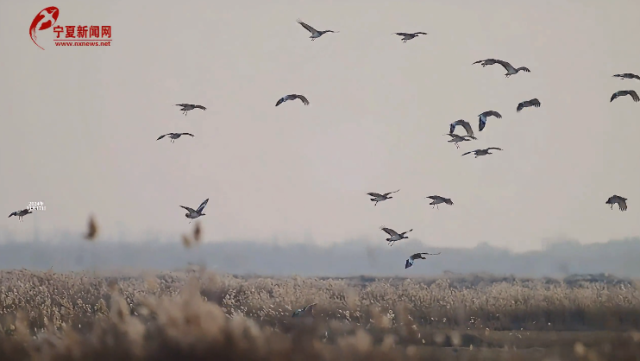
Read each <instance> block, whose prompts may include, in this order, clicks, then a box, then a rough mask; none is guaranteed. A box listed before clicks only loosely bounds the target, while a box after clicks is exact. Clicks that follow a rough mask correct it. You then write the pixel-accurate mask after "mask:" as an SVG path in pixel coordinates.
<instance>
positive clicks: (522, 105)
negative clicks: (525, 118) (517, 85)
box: [516, 98, 540, 112]
mask: <svg viewBox="0 0 640 361" xmlns="http://www.w3.org/2000/svg"><path fill="white" fill-rule="evenodd" d="M527 107H536V108H540V101H539V100H538V98H533V99H531V100H526V101H523V102H520V103H519V104H518V107H517V108H516V111H517V112H520V111H521V110H522V109H524V108H527Z"/></svg>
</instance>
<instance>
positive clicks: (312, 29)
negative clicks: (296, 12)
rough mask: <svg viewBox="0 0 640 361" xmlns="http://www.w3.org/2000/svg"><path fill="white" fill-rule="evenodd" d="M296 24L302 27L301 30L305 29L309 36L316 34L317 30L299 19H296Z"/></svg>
mask: <svg viewBox="0 0 640 361" xmlns="http://www.w3.org/2000/svg"><path fill="white" fill-rule="evenodd" d="M297 22H298V24H300V25H302V27H303V28H305V29H307V31H308V32H310V33H311V34H314V33H317V32H318V30H316V29H314V28H313V27H312V26H310V25H309V24H307V23H305V22H303V21H302V20H300V19H298V20H297Z"/></svg>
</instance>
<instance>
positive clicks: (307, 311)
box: [291, 302, 318, 317]
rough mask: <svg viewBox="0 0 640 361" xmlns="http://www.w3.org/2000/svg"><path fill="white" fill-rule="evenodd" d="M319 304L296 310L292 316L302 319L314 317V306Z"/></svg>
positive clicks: (315, 303)
mask: <svg viewBox="0 0 640 361" xmlns="http://www.w3.org/2000/svg"><path fill="white" fill-rule="evenodd" d="M317 304H318V303H317V302H314V303H312V304H310V305H308V306H305V307H302V308H299V309H297V310H295V311H294V312H293V314H292V315H291V317H302V316H309V317H313V306H315V305H317Z"/></svg>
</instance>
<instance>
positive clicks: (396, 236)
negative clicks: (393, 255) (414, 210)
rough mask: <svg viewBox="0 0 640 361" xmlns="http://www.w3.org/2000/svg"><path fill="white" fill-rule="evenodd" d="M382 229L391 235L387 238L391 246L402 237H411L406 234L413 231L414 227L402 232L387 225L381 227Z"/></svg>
mask: <svg viewBox="0 0 640 361" xmlns="http://www.w3.org/2000/svg"><path fill="white" fill-rule="evenodd" d="M380 229H381V230H383V231H384V232H385V233H386V234H388V235H389V238H387V239H386V240H387V242H389V243H388V244H389V245H390V246H393V242H397V241H399V240H401V239H404V238H409V237H407V236H405V234H407V233H409V232H411V231H413V228H412V229H410V230H408V231H406V232H402V233H398V232H396V231H394V230H393V229H391V228H387V227H380Z"/></svg>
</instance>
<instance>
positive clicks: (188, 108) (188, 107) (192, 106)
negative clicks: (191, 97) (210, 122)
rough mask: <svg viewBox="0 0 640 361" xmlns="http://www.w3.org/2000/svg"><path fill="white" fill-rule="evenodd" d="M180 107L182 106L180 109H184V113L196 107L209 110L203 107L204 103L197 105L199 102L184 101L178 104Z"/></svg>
mask: <svg viewBox="0 0 640 361" xmlns="http://www.w3.org/2000/svg"><path fill="white" fill-rule="evenodd" d="M176 105H177V106H179V107H182V109H180V111H182V113H183V114H184V115H187V112H188V111H190V110H194V109H202V110H207V108H205V107H203V106H202V105H197V104H187V103H182V104H176Z"/></svg>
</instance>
